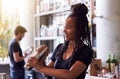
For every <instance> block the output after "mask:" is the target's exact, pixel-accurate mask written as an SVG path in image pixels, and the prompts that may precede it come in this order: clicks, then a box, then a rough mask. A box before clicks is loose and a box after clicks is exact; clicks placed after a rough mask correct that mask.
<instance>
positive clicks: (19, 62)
mask: <svg viewBox="0 0 120 79" xmlns="http://www.w3.org/2000/svg"><path fill="white" fill-rule="evenodd" d="M26 32H27V30H26V29H25V28H24V27H22V26H20V25H19V26H17V27H16V28H15V30H14V38H13V39H12V40H11V41H10V42H9V46H8V54H9V58H10V76H11V78H12V79H25V70H24V64H25V61H24V58H25V57H26V56H27V54H25V53H24V56H23V54H22V49H21V47H20V45H19V42H20V41H21V40H22V38H23V37H24V35H25V33H26Z"/></svg>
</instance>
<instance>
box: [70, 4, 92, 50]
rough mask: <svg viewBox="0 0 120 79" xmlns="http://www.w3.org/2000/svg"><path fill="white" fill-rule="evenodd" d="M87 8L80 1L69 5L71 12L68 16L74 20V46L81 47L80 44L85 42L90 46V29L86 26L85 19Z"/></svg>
mask: <svg viewBox="0 0 120 79" xmlns="http://www.w3.org/2000/svg"><path fill="white" fill-rule="evenodd" d="M87 13H88V8H87V7H86V6H85V5H84V4H81V3H78V4H74V5H72V6H71V14H70V15H69V16H68V18H69V17H70V18H73V19H74V21H75V40H74V41H75V48H76V49H77V50H78V49H81V47H82V46H81V45H82V43H83V42H85V43H86V44H87V45H88V46H89V47H90V48H91V47H92V46H91V38H90V29H89V26H88V19H87Z"/></svg>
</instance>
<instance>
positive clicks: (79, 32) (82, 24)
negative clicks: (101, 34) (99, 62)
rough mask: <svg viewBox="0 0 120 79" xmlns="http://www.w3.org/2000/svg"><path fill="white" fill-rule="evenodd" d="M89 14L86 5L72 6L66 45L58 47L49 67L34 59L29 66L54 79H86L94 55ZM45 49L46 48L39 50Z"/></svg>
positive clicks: (66, 28) (66, 29)
mask: <svg viewBox="0 0 120 79" xmlns="http://www.w3.org/2000/svg"><path fill="white" fill-rule="evenodd" d="M87 13H88V9H87V7H86V6H85V5H84V4H81V3H78V4H74V5H72V6H71V14H70V15H69V16H68V17H67V19H66V21H65V27H64V34H65V38H66V40H65V43H63V44H59V45H58V46H57V48H56V49H55V51H54V53H53V55H52V57H51V61H50V63H49V64H48V65H47V66H45V65H43V64H40V63H39V62H40V61H38V60H37V59H36V58H34V57H31V58H30V59H29V60H28V63H29V65H30V66H32V67H34V68H35V69H36V70H37V71H38V72H41V73H44V74H45V75H48V76H53V77H54V79H84V78H85V74H86V70H87V68H88V66H89V64H90V63H91V60H92V53H93V51H92V47H91V41H90V31H89V27H88V20H87V16H86V15H87ZM43 48H45V46H42V47H40V48H39V49H43ZM41 63H42V62H41Z"/></svg>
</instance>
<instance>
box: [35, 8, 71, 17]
mask: <svg viewBox="0 0 120 79" xmlns="http://www.w3.org/2000/svg"><path fill="white" fill-rule="evenodd" d="M67 11H70V10H69V9H62V10H54V11H48V12H42V13H38V14H35V16H34V17H40V16H46V15H51V14H56V13H62V12H67Z"/></svg>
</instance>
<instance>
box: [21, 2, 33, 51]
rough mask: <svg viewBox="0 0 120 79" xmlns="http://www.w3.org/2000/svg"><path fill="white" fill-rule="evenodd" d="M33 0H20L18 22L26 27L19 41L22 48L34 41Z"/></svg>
mask: <svg viewBox="0 0 120 79" xmlns="http://www.w3.org/2000/svg"><path fill="white" fill-rule="evenodd" d="M33 1H34V0H20V3H21V4H20V24H21V25H22V26H24V27H25V28H26V29H27V33H26V35H25V37H24V38H23V40H22V41H21V47H22V49H23V50H24V49H25V48H26V47H27V46H29V45H33V43H34V23H33V22H34V17H33V16H34V2H33Z"/></svg>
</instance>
